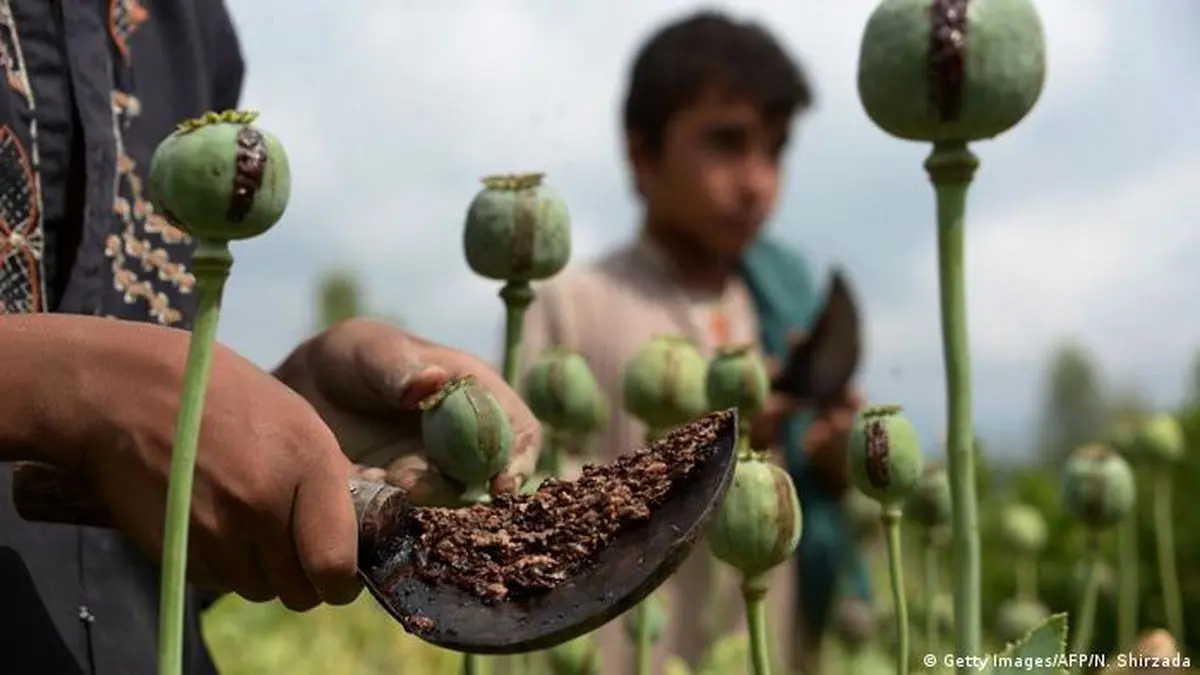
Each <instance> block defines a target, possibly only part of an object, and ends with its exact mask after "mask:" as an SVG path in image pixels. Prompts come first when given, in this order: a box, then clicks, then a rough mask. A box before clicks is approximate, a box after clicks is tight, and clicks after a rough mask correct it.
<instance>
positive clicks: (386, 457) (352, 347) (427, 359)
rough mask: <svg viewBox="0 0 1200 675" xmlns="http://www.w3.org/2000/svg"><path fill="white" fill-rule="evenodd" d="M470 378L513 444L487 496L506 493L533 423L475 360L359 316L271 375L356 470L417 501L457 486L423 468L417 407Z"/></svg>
mask: <svg viewBox="0 0 1200 675" xmlns="http://www.w3.org/2000/svg"><path fill="white" fill-rule="evenodd" d="M467 374H471V375H474V376H475V377H476V378H477V380H478V381H479V383H480V384H481V385H482V386H483V387H485V388H486V389H487V390H488V391H489V392H491V394H492V395H493V396H495V397H496V400H497V401H498V402H499V403H500V405H501V406H502V407H503V408H504V409H505V410H506V411H507V412H508V414H509V417H510V418H511V420H512V425H513V449H512V455H511V457H510V460H509V465H508V467H507V468H506V469H505V470H504V472H502V473H501V474H500V475H498V476H497V477H496V478H495V479H494V480H493V481H492V486H491V489H492V493H493V494H501V493H510V492H515V491H516V490H517V488H519V487H520V485H521V483H522V482H523V481H524V480H525V477H527V476H528V475H530V474H531V473H532V472H533V469H534V465H535V464H536V463H537V453H538V448H539V447H540V445H541V425H540V424H539V423H538V421H537V419H536V418H534V416H533V414H532V413H531V412H530V411H529V408H528V407H526V405H525V403H524V401H523V400H522V399H521V397H520V395H518V394H517V393H516V392H515V391H513V390H512V389H511V388H510V387H509V386H508V385H507V384H505V382H504V379H503V378H502V377H501V376H500V374H499V373H497V372H496V371H495V370H494V369H492V368H491V367H490V366H488V365H487V364H486V363H484V362H483V361H481V360H480V359H478V358H476V357H474V356H471V355H470V354H467V353H465V352H461V351H458V350H455V349H451V348H449V347H445V346H442V345H437V344H434V343H431V342H427V341H425V340H422V339H420V338H418V337H416V336H413V335H411V334H409V333H407V332H405V331H403V330H401V329H399V328H396V327H394V326H391V325H388V324H385V323H382V322H379V321H373V320H368V319H352V320H350V321H346V322H344V323H341V324H338V325H337V326H334V327H333V328H330V329H329V330H326V331H325V332H323V333H321V334H320V335H318V336H316V337H314V338H313V339H311V340H309V341H308V342H306V343H304V344H302V345H301V346H300V347H299V348H297V349H296V351H295V352H293V353H292V355H291V356H289V357H288V358H287V360H286V361H285V362H284V364H283V365H282V366H280V367H279V369H278V371H277V372H276V375H277V376H278V377H279V379H280V380H282V381H283V382H284V383H285V384H287V385H288V386H289V387H291V388H292V389H294V390H295V391H296V392H298V393H299V394H300V395H301V396H303V397H304V398H305V399H307V400H308V401H309V402H310V403H311V404H312V405H313V407H314V408H316V410H317V412H318V413H319V414H320V415H321V417H322V418H323V419H324V420H325V422H326V424H328V426H329V428H330V429H332V430H333V433H334V435H335V436H336V437H337V440H338V442H339V444H340V445H341V448H342V451H343V452H344V453H345V454H346V456H347V457H349V458H350V459H351V460H352V461H354V462H356V463H358V464H359V465H362V466H366V467H375V470H369V471H367V472H365V474H366V475H367V476H369V477H373V478H386V480H387V481H388V482H389V483H391V484H393V485H396V486H397V487H400V488H403V489H405V490H407V491H408V492H409V498H410V499H411V500H412V501H414V502H416V503H419V504H426V505H438V504H453V503H456V502H457V500H458V498H459V496H460V495H461V494H462V492H463V489H464V488H463V486H462V485H458V484H455V482H454V481H452V480H451V479H449V478H448V477H446V476H443V475H442V474H441V473H440V472H439V471H438V469H437V467H436V466H432V465H430V464H429V463H428V462H427V460H426V458H425V454H424V452H423V448H422V445H421V412H420V409H419V407H418V404H419V403H420V402H421V400H423V399H424V398H426V397H427V396H430V395H432V394H434V393H436V392H437V391H438V390H439V389H440V388H441V387H442V386H443V385H445V384H446V383H447V382H448V381H449V380H451V379H452V378H455V377H459V376H462V375H467Z"/></svg>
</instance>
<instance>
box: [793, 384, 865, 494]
mask: <svg viewBox="0 0 1200 675" xmlns="http://www.w3.org/2000/svg"><path fill="white" fill-rule="evenodd" d="M863 404H864V398H863V395H862V393H861V392H859V391H858V390H857V389H848V390H847V391H846V392H845V393H843V395H842V396H841V397H840V398H839V399H838V400H837V401H836V402H834V403H833V404H832V405H829V406H826V407H825V408H823V409H822V410H821V411H820V412H818V414H817V418H816V419H815V420H814V421H813V424H812V426H810V427H809V429H808V434H807V435H806V436H805V438H804V448H805V450H806V451H807V452H808V455H809V458H810V459H811V460H812V464H813V467H814V468H815V469H816V470H817V473H818V474H819V475H820V476H821V477H822V479H823V481H822V482H823V483H824V484H825V486H826V487H827V488H828V489H829V490H830V492H832V493H833V494H834V495H835V496H841V495H842V493H844V492H845V491H846V490H847V489H849V487H850V483H851V478H850V463H849V460H848V459H847V456H846V451H847V443H848V441H849V438H850V428H851V427H852V426H853V425H854V417H855V415H856V414H857V413H858V410H859V409H860V408H862V406H863Z"/></svg>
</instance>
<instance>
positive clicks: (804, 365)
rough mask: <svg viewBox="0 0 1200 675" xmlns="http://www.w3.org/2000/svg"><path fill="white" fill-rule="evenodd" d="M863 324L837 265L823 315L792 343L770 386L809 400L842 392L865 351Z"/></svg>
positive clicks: (831, 277) (820, 399)
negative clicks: (799, 338) (863, 348)
mask: <svg viewBox="0 0 1200 675" xmlns="http://www.w3.org/2000/svg"><path fill="white" fill-rule="evenodd" d="M860 323H861V322H860V318H859V313H858V305H857V303H856V302H855V301H854V295H853V293H852V292H851V290H850V284H849V282H847V281H846V277H845V275H844V274H843V273H842V271H841V270H840V269H837V268H835V269H834V270H833V272H832V274H831V275H830V283H829V291H828V293H827V294H826V297H825V303H824V306H823V307H822V309H821V313H820V315H818V317H817V319H816V321H815V322H814V323H813V327H812V330H811V331H810V332H809V334H808V335H807V336H806V337H805V339H803V340H801V341H800V342H799V343H797V344H795V345H793V346H792V349H791V352H790V354H789V355H788V360H787V362H786V363H785V364H784V367H783V369H782V370H780V372H779V374H778V375H776V377H775V379H774V380H773V381H772V382H771V388H772V389H774V390H775V391H778V392H781V393H784V394H788V395H790V396H793V397H795V398H798V399H802V400H808V401H822V400H825V399H828V398H830V397H833V396H837V395H838V394H840V393H841V392H842V391H843V390H844V389H845V388H846V386H847V385H848V384H850V380H851V379H852V378H853V377H854V373H855V371H857V370H858V362H859V359H860V356H861V352H862V337H861V325H860Z"/></svg>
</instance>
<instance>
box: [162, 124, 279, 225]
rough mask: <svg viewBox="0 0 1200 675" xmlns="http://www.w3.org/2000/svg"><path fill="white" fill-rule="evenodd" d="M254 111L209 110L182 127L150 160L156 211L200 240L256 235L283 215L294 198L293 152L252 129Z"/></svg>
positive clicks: (165, 140)
mask: <svg viewBox="0 0 1200 675" xmlns="http://www.w3.org/2000/svg"><path fill="white" fill-rule="evenodd" d="M256 118H257V114H255V113H251V112H235V111H230V112H224V113H209V114H207V115H205V116H204V117H202V118H199V119H196V120H189V121H187V122H183V123H182V124H180V125H179V126H178V127H177V128H176V129H175V131H174V132H172V133H171V135H170V136H168V137H167V138H166V139H164V140H163V142H162V143H160V144H159V146H158V149H157V150H155V151H154V156H153V158H152V159H151V160H150V178H149V192H150V198H151V201H152V202H153V204H154V207H155V209H157V210H158V211H159V213H161V214H162V215H163V216H165V217H166V218H167V220H168V221H170V222H171V224H172V225H175V226H176V227H178V228H179V229H181V230H183V231H185V232H187V233H188V234H190V235H192V236H193V237H196V238H198V239H204V240H208V241H236V240H240V239H250V238H252V237H257V236H259V235H261V234H263V233H264V232H266V231H267V230H269V229H271V227H272V226H273V225H275V223H277V222H278V221H279V219H280V218H281V217H282V216H283V212H284V211H285V210H286V209H287V204H288V199H289V198H290V196H291V189H292V178H291V171H290V169H289V168H288V158H287V153H286V152H284V150H283V145H282V144H281V143H280V142H279V139H277V138H275V136H273V135H271V134H270V133H267V132H266V131H263V130H262V129H259V128H258V127H256V126H253V124H252V122H254V120H255V119H256Z"/></svg>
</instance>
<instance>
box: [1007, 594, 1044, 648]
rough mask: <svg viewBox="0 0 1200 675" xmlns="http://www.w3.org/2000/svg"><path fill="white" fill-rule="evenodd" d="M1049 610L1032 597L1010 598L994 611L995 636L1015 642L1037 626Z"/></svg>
mask: <svg viewBox="0 0 1200 675" xmlns="http://www.w3.org/2000/svg"><path fill="white" fill-rule="evenodd" d="M1048 616H1050V610H1049V609H1047V608H1046V606H1045V605H1043V604H1042V603H1040V602H1038V601H1037V600H1034V599H1032V598H1012V599H1010V600H1006V601H1005V602H1004V604H1002V605H1000V610H999V611H998V612H997V613H996V636H997V637H999V638H1000V639H1001V640H1004V641H1005V642H1016V641H1017V640H1020V639H1021V638H1023V637H1025V635H1027V634H1028V633H1029V631H1031V630H1033V629H1034V628H1037V627H1038V626H1039V625H1041V623H1042V622H1043V621H1045V620H1046V617H1048Z"/></svg>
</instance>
